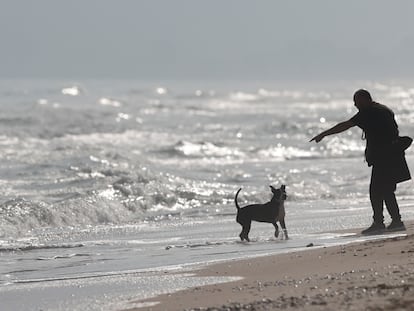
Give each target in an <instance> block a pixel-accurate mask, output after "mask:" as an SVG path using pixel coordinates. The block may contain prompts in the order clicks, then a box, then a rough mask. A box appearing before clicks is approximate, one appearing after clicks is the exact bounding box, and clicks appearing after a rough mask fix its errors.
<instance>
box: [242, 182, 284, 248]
mask: <svg viewBox="0 0 414 311" xmlns="http://www.w3.org/2000/svg"><path fill="white" fill-rule="evenodd" d="M270 189H271V190H272V193H273V197H272V199H271V200H270V201H269V202H267V203H264V204H251V205H247V206H245V207H243V208H241V207H240V206H239V204H238V203H237V196H238V195H239V193H240V191H241V190H242V188H240V189H239V190H238V191H237V193H236V196H235V198H234V203H235V204H236V208H237V217H236V221H237V222H238V223H239V224H240V225H241V226H242V231H241V233H240V235H239V237H240V239H241V240H242V241H244V240H246V241H247V242H250V240H249V232H250V227H251V223H252V221H253V220H254V221H259V222H268V223H271V224H273V226H274V227H275V230H276V231H275V237H276V238H277V237H278V236H279V227H278V225H277V222H279V223H280V225H281V226H282V229H283V233H284V235H285V238H286V239H288V238H289V237H288V232H287V229H286V225H285V215H286V213H285V206H284V201H285V200H286V199H287V195H286V186H285V185H282V186H281V187H280V188H279V189H276V188H274V187H272V186H270Z"/></svg>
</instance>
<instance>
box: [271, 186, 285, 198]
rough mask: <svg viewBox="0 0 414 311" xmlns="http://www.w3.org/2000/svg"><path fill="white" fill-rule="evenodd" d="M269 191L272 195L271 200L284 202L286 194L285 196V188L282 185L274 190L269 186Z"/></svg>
mask: <svg viewBox="0 0 414 311" xmlns="http://www.w3.org/2000/svg"><path fill="white" fill-rule="evenodd" d="M269 187H270V190H272V193H273V198H272V200H277V201H284V200H286V199H287V194H286V186H285V185H282V186H281V187H280V188H278V189H276V188H274V187H273V186H269Z"/></svg>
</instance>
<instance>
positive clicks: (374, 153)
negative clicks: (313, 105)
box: [311, 89, 411, 234]
mask: <svg viewBox="0 0 414 311" xmlns="http://www.w3.org/2000/svg"><path fill="white" fill-rule="evenodd" d="M354 103H355V106H356V107H357V108H358V110H359V111H358V113H357V114H356V115H354V116H353V117H352V118H351V119H349V120H348V121H344V122H340V123H338V124H337V125H335V126H334V127H332V128H330V129H328V130H326V131H324V132H322V133H320V134H319V135H317V136H315V137H314V138H312V139H311V141H316V142H317V143H318V142H320V141H321V140H322V139H323V138H324V137H325V136H328V135H332V134H337V133H341V132H343V131H346V130H348V129H349V128H351V127H353V126H358V127H360V128H361V129H362V130H363V133H364V136H365V138H366V141H367V142H366V148H365V159H366V161H367V163H368V166H372V173H371V183H370V187H369V195H370V200H371V205H372V210H373V212H374V216H373V218H374V222H373V224H372V225H371V226H370V227H369V228H368V229H365V230H363V231H362V233H363V234H374V233H378V232H381V231H383V230H384V229H385V226H384V216H383V204H384V202H385V205H386V207H387V210H388V213H389V214H390V216H391V218H392V222H391V224H390V225H389V226H388V227H387V229H388V230H392V231H403V230H405V226H404V223H403V222H402V221H401V215H400V210H399V208H398V203H397V200H396V198H395V193H394V192H395V190H396V186H397V183H400V182H403V181H406V180H409V179H411V176H410V171H409V169H408V166H407V162H406V160H405V154H404V148H402V147H400V146H399V132H398V125H397V123H396V122H395V119H394V113H393V112H392V111H391V109H389V108H388V107H386V106H384V105H381V104H379V103H376V102H374V101H373V100H372V97H371V94H370V93H369V92H368V91H366V90H362V89H361V90H358V91H356V92H355V94H354Z"/></svg>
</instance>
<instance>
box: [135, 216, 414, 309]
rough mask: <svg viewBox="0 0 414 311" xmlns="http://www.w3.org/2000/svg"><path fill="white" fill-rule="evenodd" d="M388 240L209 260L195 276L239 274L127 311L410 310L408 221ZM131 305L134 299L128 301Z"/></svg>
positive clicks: (413, 301) (412, 239)
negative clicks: (235, 258)
mask: <svg viewBox="0 0 414 311" xmlns="http://www.w3.org/2000/svg"><path fill="white" fill-rule="evenodd" d="M406 227H407V231H405V232H401V235H399V236H397V237H395V236H390V237H387V236H386V235H385V236H384V237H383V238H380V239H376V240H371V241H363V242H358V241H356V242H352V243H350V244H346V245H339V246H330V247H322V248H319V247H318V248H316V249H312V248H311V247H310V248H309V250H302V251H297V252H290V253H285V254H278V255H268V256H264V257H255V258H248V259H242V260H232V261H226V262H221V263H215V264H211V265H207V266H205V267H202V268H201V269H199V270H196V271H193V272H194V274H195V276H196V277H207V276H210V277H211V276H216V277H217V276H224V277H242V279H241V280H239V281H234V282H228V283H222V284H214V285H208V286H203V287H195V288H190V289H186V290H182V291H178V292H174V293H171V294H164V295H160V296H157V297H153V298H150V299H145V300H141V301H139V303H140V304H141V306H142V307H140V308H137V307H135V308H129V309H127V310H148V311H150V310H151V311H161V310H169V311H173V310H200V311H201V310H274V309H283V310H300V309H303V308H306V310H333V309H340V310H366V309H371V310H396V309H397V310H409V309H414V298H412V297H414V222H412V221H411V222H406ZM131 303H133V304H134V305H135V304H136V303H137V301H131Z"/></svg>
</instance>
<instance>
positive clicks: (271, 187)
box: [269, 185, 276, 193]
mask: <svg viewBox="0 0 414 311" xmlns="http://www.w3.org/2000/svg"><path fill="white" fill-rule="evenodd" d="M269 187H270V190H272V192H273V193H275V191H276V189H275V188H274V187H273V186H271V185H270V186H269Z"/></svg>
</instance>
